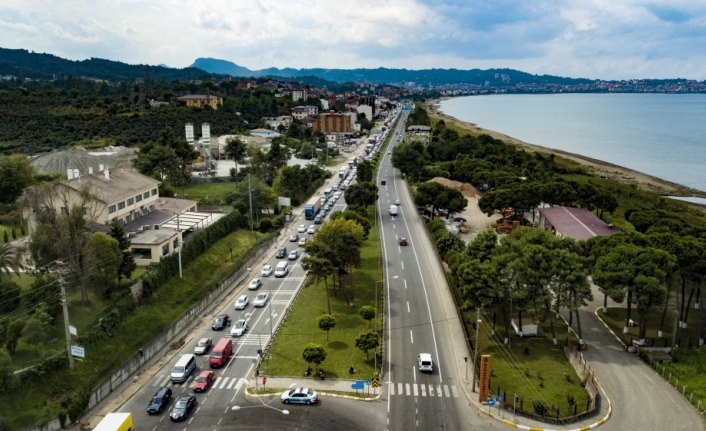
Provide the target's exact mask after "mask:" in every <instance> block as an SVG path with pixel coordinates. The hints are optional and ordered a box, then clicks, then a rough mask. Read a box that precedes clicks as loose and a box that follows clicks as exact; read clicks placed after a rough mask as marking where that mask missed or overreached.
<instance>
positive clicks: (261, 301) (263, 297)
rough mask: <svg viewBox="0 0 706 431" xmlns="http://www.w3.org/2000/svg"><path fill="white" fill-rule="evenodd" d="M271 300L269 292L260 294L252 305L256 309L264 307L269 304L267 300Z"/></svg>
mask: <svg viewBox="0 0 706 431" xmlns="http://www.w3.org/2000/svg"><path fill="white" fill-rule="evenodd" d="M269 298H270V294H269V293H267V292H260V293H258V294H257V296H256V297H255V300H254V301H253V302H252V305H253V306H255V307H264V306H265V304H267V300H268V299H269Z"/></svg>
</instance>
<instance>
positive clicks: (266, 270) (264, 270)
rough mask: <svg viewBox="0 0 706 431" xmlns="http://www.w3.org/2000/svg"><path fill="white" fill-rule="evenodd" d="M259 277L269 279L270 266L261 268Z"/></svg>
mask: <svg viewBox="0 0 706 431" xmlns="http://www.w3.org/2000/svg"><path fill="white" fill-rule="evenodd" d="M260 275H261V276H263V277H269V276H270V275H272V265H265V266H263V267H262V271H260Z"/></svg>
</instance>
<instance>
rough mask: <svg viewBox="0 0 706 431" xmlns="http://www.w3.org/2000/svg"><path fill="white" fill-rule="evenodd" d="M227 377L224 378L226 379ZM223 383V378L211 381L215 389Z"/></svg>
mask: <svg viewBox="0 0 706 431" xmlns="http://www.w3.org/2000/svg"><path fill="white" fill-rule="evenodd" d="M227 378H228V377H226V379H227ZM222 382H223V377H216V380H214V381H213V387H214V388H217V387H218V384H219V383H222Z"/></svg>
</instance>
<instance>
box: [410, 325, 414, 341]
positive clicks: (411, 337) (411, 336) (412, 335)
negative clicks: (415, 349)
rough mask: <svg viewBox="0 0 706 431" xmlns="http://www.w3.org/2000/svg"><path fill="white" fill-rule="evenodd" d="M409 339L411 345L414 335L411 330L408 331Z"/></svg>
mask: <svg viewBox="0 0 706 431" xmlns="http://www.w3.org/2000/svg"><path fill="white" fill-rule="evenodd" d="M409 339H410V341H411V342H412V344H414V334H413V333H412V330H411V329H410V330H409Z"/></svg>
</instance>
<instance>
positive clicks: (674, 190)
mask: <svg viewBox="0 0 706 431" xmlns="http://www.w3.org/2000/svg"><path fill="white" fill-rule="evenodd" d="M445 99H448V98H442V99H434V100H430V101H427V102H426V107H427V110H428V112H429V116H430V117H432V118H439V119H443V120H444V121H445V122H446V123H453V124H455V125H457V126H458V127H460V128H463V129H466V130H468V131H471V132H474V133H485V134H487V135H490V136H492V137H494V138H496V139H500V140H503V141H507V142H510V143H512V144H514V145H517V146H519V147H520V148H523V149H525V150H527V151H536V152H540V153H545V154H554V155H556V156H558V157H562V158H564V159H568V160H571V161H573V162H576V163H578V164H580V165H582V166H584V167H585V168H586V169H587V170H588V171H590V172H591V173H593V174H594V175H597V176H601V177H607V178H613V179H617V180H620V181H623V182H629V183H634V184H637V185H638V187H640V188H643V189H645V190H649V191H652V192H655V193H658V194H661V195H669V196H697V197H702V198H706V193H704V192H702V191H700V190H695V189H692V188H689V187H686V186H683V185H681V184H676V183H673V182H671V181H666V180H663V179H661V178H657V177H654V176H651V175H647V174H644V173H642V172H638V171H634V170H632V169H628V168H625V167H623V166H618V165H615V164H612V163H609V162H605V161H602V160H597V159H592V158H590V157H585V156H580V155H578V154H573V153H569V152H566V151H562V150H555V149H552V148H546V147H542V146H540V145H533V144H528V143H526V142H523V141H521V140H519V139H516V138H513V137H511V136H507V135H505V134H502V133H499V132H496V131H493V130H488V129H483V128H481V127H478V126H477V125H476V124H473V123H469V122H466V121H461V120H459V119H457V118H455V117H451V116H450V115H446V114H444V113H443V112H441V111H439V110H438V104H439V102H440V101H442V100H445Z"/></svg>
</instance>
